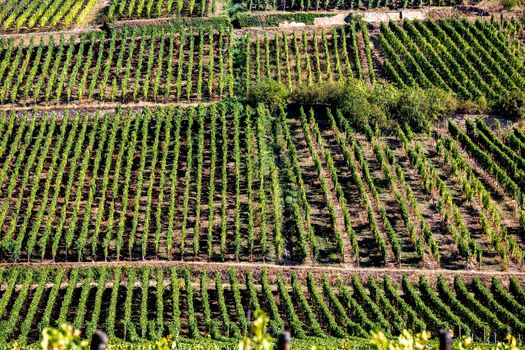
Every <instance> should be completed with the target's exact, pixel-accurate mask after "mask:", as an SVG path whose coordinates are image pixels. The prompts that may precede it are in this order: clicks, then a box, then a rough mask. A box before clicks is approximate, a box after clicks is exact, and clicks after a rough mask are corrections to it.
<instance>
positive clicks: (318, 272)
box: [0, 260, 525, 284]
mask: <svg viewBox="0 0 525 350" xmlns="http://www.w3.org/2000/svg"><path fill="white" fill-rule="evenodd" d="M9 267H31V268H66V269H70V268H79V267H80V268H90V267H108V268H116V267H129V268H143V267H151V268H169V267H174V268H189V269H191V270H194V271H199V270H206V271H207V272H208V273H210V272H221V271H222V272H223V271H227V270H228V269H236V270H237V271H238V272H239V273H244V272H247V271H253V272H254V273H258V272H260V271H262V270H267V271H268V272H269V274H270V276H274V275H275V274H280V275H282V276H286V277H289V276H290V275H291V274H292V273H296V274H297V275H298V276H299V278H301V279H302V278H306V276H307V274H308V273H312V274H314V275H315V276H316V277H318V278H321V277H322V276H323V275H326V276H327V277H328V278H329V279H330V280H336V279H337V278H339V277H342V278H346V277H348V276H351V275H358V276H360V277H361V278H362V279H366V278H368V277H374V278H382V277H384V276H387V275H388V276H390V278H391V279H392V280H394V281H398V282H399V281H401V279H402V278H403V277H404V276H408V277H409V279H410V280H411V281H412V282H418V281H419V277H420V276H425V277H426V278H427V280H429V282H432V283H434V282H435V281H436V279H437V277H439V276H443V277H445V279H446V280H447V281H450V282H451V281H452V280H453V278H454V276H457V275H460V276H461V277H462V278H463V280H465V281H466V282H468V281H470V280H472V279H473V278H475V277H479V278H480V279H482V280H483V281H486V282H490V280H491V278H492V277H498V278H500V279H502V282H503V283H504V284H507V283H508V277H511V276H512V277H516V278H518V279H519V280H521V281H523V282H525V272H519V271H511V272H506V271H480V270H445V269H435V270H428V269H412V268H358V267H351V266H315V265H295V266H294V265H276V264H268V263H249V262H224V263H222V262H200V261H155V260H143V261H111V262H106V261H100V262H59V263H55V262H52V261H44V262H38V263H1V264H0V268H9Z"/></svg>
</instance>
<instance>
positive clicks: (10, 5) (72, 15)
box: [0, 0, 98, 31]
mask: <svg viewBox="0 0 525 350" xmlns="http://www.w3.org/2000/svg"><path fill="white" fill-rule="evenodd" d="M97 2H98V0H80V1H79V0H76V1H75V0H5V1H3V2H2V3H1V4H0V23H1V26H2V28H1V29H2V30H3V31H31V30H42V29H52V28H57V27H66V28H67V27H71V26H73V25H78V24H80V23H82V22H83V21H84V20H85V19H86V17H87V16H88V14H89V12H90V11H91V9H92V8H93V7H94V6H95V5H96V3H97Z"/></svg>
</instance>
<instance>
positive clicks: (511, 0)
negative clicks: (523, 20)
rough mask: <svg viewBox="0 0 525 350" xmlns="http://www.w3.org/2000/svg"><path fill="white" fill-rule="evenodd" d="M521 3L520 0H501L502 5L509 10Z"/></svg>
mask: <svg viewBox="0 0 525 350" xmlns="http://www.w3.org/2000/svg"><path fill="white" fill-rule="evenodd" d="M519 4H520V0H501V6H503V8H504V9H505V10H507V11H512V10H514V8H515V7H516V6H518V5H519Z"/></svg>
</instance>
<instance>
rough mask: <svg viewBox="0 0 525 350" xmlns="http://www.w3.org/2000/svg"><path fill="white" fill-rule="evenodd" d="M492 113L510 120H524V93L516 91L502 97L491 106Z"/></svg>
mask: <svg viewBox="0 0 525 350" xmlns="http://www.w3.org/2000/svg"><path fill="white" fill-rule="evenodd" d="M492 112H493V113H495V114H498V115H501V116H503V117H505V118H506V119H510V120H523V119H525V93H524V92H522V91H517V90H516V91H512V92H510V93H508V94H506V95H502V96H501V97H500V98H499V99H497V100H496V101H495V102H494V104H493V105H492Z"/></svg>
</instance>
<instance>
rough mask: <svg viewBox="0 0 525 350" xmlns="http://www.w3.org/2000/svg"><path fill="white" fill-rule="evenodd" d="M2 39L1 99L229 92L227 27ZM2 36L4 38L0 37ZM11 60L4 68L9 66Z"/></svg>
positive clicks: (202, 96) (207, 96)
mask: <svg viewBox="0 0 525 350" xmlns="http://www.w3.org/2000/svg"><path fill="white" fill-rule="evenodd" d="M49 39H50V43H49V44H48V45H46V44H45V43H44V40H41V41H40V42H34V41H31V43H30V44H29V46H28V47H27V48H24V47H23V46H18V47H15V46H14V42H13V41H12V40H9V41H8V42H7V43H4V42H2V45H0V57H1V62H2V64H1V65H0V86H1V91H0V101H2V102H3V103H8V102H11V103H16V104H30V103H31V104H32V103H65V102H76V103H89V102H92V101H122V102H126V101H138V100H142V101H159V102H160V101H193V100H198V101H201V100H212V99H217V98H219V97H225V96H231V95H233V71H232V69H233V67H232V64H233V63H232V60H233V51H232V47H231V46H230V45H229V41H230V40H231V39H230V33H229V32H222V31H221V32H219V33H213V32H212V33H204V32H200V33H195V34H178V33H165V32H162V31H158V30H154V31H151V30H148V29H143V30H141V29H138V28H136V29H132V30H123V31H113V32H112V33H111V34H110V35H109V37H106V36H105V35H104V34H101V33H90V34H82V35H81V36H80V43H75V42H74V40H75V39H74V37H72V38H71V40H70V41H69V42H66V41H65V40H64V39H63V38H61V39H60V41H59V42H58V43H55V42H54V39H53V37H50V38H49ZM4 44H5V45H4ZM8 68H9V69H8Z"/></svg>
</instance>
